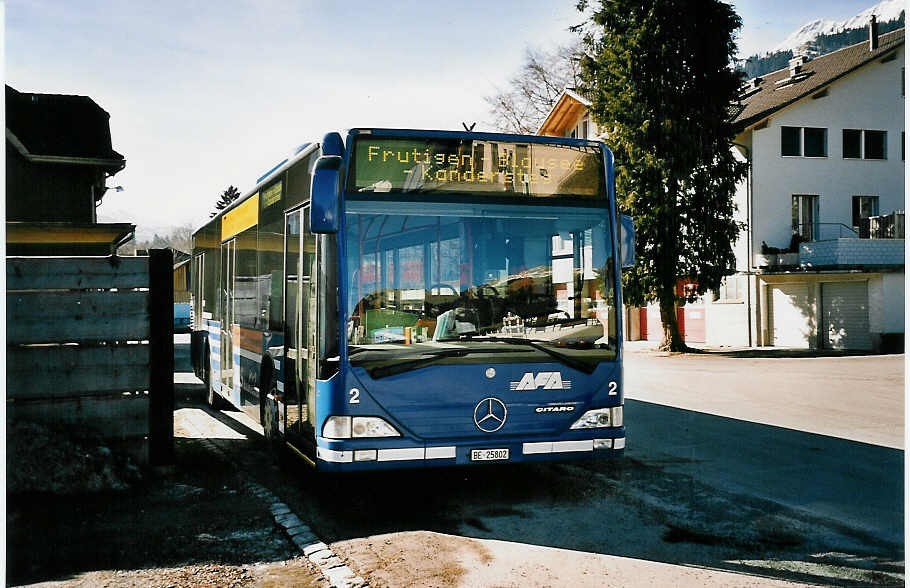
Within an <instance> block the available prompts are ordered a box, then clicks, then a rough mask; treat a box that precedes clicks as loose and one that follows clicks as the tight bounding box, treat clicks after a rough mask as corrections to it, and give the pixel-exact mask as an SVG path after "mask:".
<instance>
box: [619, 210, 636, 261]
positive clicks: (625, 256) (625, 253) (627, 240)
mask: <svg viewBox="0 0 910 588" xmlns="http://www.w3.org/2000/svg"><path fill="white" fill-rule="evenodd" d="M619 255H620V258H621V259H622V266H621V267H622V268H623V269H626V268H628V267H632V266H634V265H635V223H634V222H633V221H632V217H631V216H629V215H626V214H621V215H619Z"/></svg>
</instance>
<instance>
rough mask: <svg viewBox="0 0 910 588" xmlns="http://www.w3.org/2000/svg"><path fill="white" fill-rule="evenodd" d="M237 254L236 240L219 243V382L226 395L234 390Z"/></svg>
mask: <svg viewBox="0 0 910 588" xmlns="http://www.w3.org/2000/svg"><path fill="white" fill-rule="evenodd" d="M236 254H237V240H236V239H231V240H230V241H226V242H224V243H222V244H221V308H222V309H223V312H222V315H221V319H222V320H221V383H222V384H223V386H224V387H227V388H228V395H229V396H230V395H232V394H233V390H234V349H233V345H232V337H231V333H232V328H231V325H233V323H234V273H235V268H234V263H235V261H236Z"/></svg>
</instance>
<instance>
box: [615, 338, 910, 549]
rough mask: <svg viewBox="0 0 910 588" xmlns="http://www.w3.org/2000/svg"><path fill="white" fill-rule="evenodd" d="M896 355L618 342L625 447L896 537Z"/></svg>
mask: <svg viewBox="0 0 910 588" xmlns="http://www.w3.org/2000/svg"><path fill="white" fill-rule="evenodd" d="M903 365H904V357H903V356H902V355H900V356H869V357H845V358H803V359H767V358H762V359H740V358H728V357H722V358H718V357H710V356H709V357H699V356H658V355H653V354H647V355H645V354H629V355H628V356H627V358H626V367H625V384H626V390H627V396H626V421H627V423H628V426H629V427H630V432H629V441H628V449H627V455H628V456H630V457H632V458H636V459H646V460H654V459H661V458H663V459H676V460H680V461H679V462H678V464H685V465H675V466H670V467H669V469H670V471H679V472H684V473H686V474H687V475H691V476H693V477H694V478H695V479H697V480H698V481H700V482H702V483H705V484H709V485H711V486H712V487H715V488H718V489H723V490H726V491H730V492H736V493H742V494H747V495H749V496H753V497H757V498H761V499H767V500H771V501H774V502H775V503H778V504H781V505H785V506H788V507H792V508H795V509H800V510H802V511H805V512H807V513H810V514H812V515H815V516H819V517H822V518H825V519H830V520H833V521H838V522H841V523H843V524H846V525H848V526H850V527H851V528H854V529H856V530H858V531H864V532H867V533H869V534H870V536H872V537H876V538H879V539H883V540H886V541H892V542H902V541H903V536H904V517H903V513H904V509H903V498H904V484H903V480H904V476H903V462H904V453H903V451H901V450H899V449H894V447H902V446H903V432H904V429H903V414H904V411H903ZM666 404H672V405H675V406H679V407H681V408H676V407H675V406H665V405H666ZM687 409H688V410H687ZM710 413H714V414H710ZM718 414H726V415H733V416H737V417H739V418H728V417H725V416H717V415H718ZM750 416H751V417H753V418H752V419H749V417H750ZM746 419H748V420H746ZM749 420H756V421H759V422H749ZM764 423H768V424H764ZM775 424H778V425H785V426H774V425H775ZM806 431H822V432H825V433H827V434H824V435H823V434H816V433H810V432H806ZM841 437H843V438H841ZM852 439H860V440H863V441H865V442H860V441H854V440H852ZM875 442H877V443H879V444H878V445H874V444H872V443H875Z"/></svg>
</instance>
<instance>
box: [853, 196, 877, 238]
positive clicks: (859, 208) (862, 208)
mask: <svg viewBox="0 0 910 588" xmlns="http://www.w3.org/2000/svg"><path fill="white" fill-rule="evenodd" d="M870 216H878V196H854V197H853V230H854V231H856V233H857V234H858V235H859V236H860V237H862V238H864V239H865V238H868V237H869V220H868V219H869V217H870Z"/></svg>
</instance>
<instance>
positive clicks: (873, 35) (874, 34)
mask: <svg viewBox="0 0 910 588" xmlns="http://www.w3.org/2000/svg"><path fill="white" fill-rule="evenodd" d="M876 49H878V23H877V22H876V21H875V15H874V14H873V15H872V16H870V17H869V51H875V50H876Z"/></svg>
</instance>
